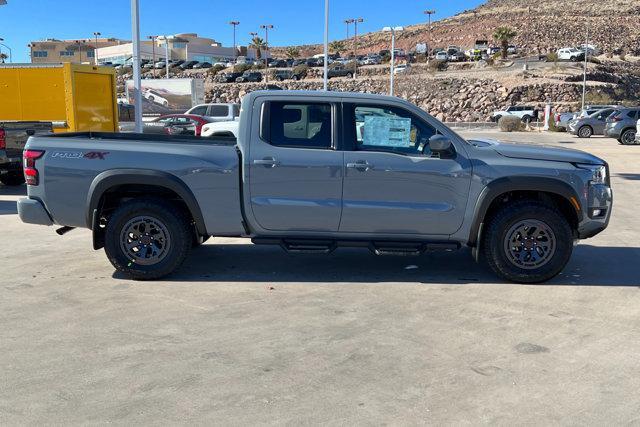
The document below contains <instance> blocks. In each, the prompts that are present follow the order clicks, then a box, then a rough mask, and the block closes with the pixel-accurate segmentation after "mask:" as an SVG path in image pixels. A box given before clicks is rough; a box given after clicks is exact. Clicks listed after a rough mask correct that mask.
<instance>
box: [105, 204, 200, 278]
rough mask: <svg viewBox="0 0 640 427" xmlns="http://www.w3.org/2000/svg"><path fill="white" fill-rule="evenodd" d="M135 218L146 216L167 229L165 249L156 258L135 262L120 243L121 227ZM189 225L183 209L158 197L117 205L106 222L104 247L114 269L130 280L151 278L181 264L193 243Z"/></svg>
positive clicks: (164, 273)
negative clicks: (167, 243) (158, 257)
mask: <svg viewBox="0 0 640 427" xmlns="http://www.w3.org/2000/svg"><path fill="white" fill-rule="evenodd" d="M137 217H150V218H153V219H154V220H156V221H158V222H160V223H161V224H162V225H163V226H164V227H165V228H166V230H167V231H168V240H169V249H168V250H167V253H166V255H165V256H164V258H162V259H161V260H160V261H158V262H157V263H155V264H151V265H141V264H137V263H136V262H135V260H133V259H131V258H129V257H128V256H127V254H126V252H124V251H123V249H122V248H121V244H120V239H121V236H122V233H123V232H124V230H123V229H124V227H125V226H126V225H127V223H128V222H129V221H131V220H132V219H134V218H137ZM193 240H194V237H193V226H192V225H191V221H190V219H189V217H188V215H187V213H186V212H184V211H183V210H182V209H180V208H178V207H177V206H175V205H173V204H171V203H169V202H166V201H164V200H161V199H155V198H144V199H136V200H131V201H129V202H125V203H123V204H122V205H120V206H119V207H118V208H117V209H116V210H115V212H114V213H113V215H112V216H111V218H109V222H108V223H107V227H106V230H105V246H104V250H105V253H106V254H107V257H108V258H109V261H110V262H111V264H112V265H113V266H114V267H115V268H116V270H118V271H121V272H122V273H124V274H125V275H126V276H127V277H129V278H131V279H134V280H154V279H159V278H162V277H165V276H167V275H169V274H171V273H173V272H174V271H175V270H176V269H177V268H178V267H180V265H181V264H182V263H183V261H184V260H185V258H186V257H187V255H188V254H189V250H190V249H191V245H192V243H193Z"/></svg>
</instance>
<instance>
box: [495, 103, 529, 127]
mask: <svg viewBox="0 0 640 427" xmlns="http://www.w3.org/2000/svg"><path fill="white" fill-rule="evenodd" d="M505 116H514V117H518V118H520V119H521V120H522V121H523V122H525V123H529V122H530V121H532V120H534V119H536V118H537V116H538V112H537V110H536V109H535V107H532V106H530V105H513V106H510V107H506V108H505V109H504V110H499V111H494V112H493V114H492V115H491V118H492V119H493V121H494V122H497V121H499V120H500V118H501V117H505Z"/></svg>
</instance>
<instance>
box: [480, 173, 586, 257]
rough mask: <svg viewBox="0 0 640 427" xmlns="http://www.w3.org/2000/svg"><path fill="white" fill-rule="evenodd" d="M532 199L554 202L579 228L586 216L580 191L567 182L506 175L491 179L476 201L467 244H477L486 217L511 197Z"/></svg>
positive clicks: (573, 224)
mask: <svg viewBox="0 0 640 427" xmlns="http://www.w3.org/2000/svg"><path fill="white" fill-rule="evenodd" d="M514 195H515V196H518V197H525V198H533V199H536V198H537V199H539V200H544V201H550V202H552V203H554V204H555V205H556V206H557V207H558V209H560V211H561V212H562V213H563V214H564V215H565V216H566V217H567V219H568V220H569V221H570V224H571V227H572V228H574V229H576V228H577V225H578V223H579V222H580V221H581V220H582V219H583V215H584V213H583V207H582V205H581V202H580V197H579V196H578V193H577V192H576V191H575V190H574V189H573V188H572V187H571V186H570V185H569V184H567V183H566V182H564V181H561V180H559V179H555V178H546V177H529V176H518V177H505V178H499V179H496V180H495V181H492V182H490V183H489V184H488V185H487V186H486V187H485V188H484V189H483V190H482V192H481V193H480V196H479V198H478V201H477V202H476V206H475V210H474V217H473V223H472V226H471V230H470V233H469V240H468V246H471V247H477V246H478V242H480V241H481V240H480V238H481V234H482V229H483V225H484V223H485V219H486V218H487V216H488V215H490V214H491V212H492V210H494V209H495V208H496V207H499V206H500V203H499V202H500V200H504V198H505V197H508V196H514Z"/></svg>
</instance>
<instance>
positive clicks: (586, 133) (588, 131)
mask: <svg viewBox="0 0 640 427" xmlns="http://www.w3.org/2000/svg"><path fill="white" fill-rule="evenodd" d="M576 134H577V135H578V138H591V136H592V135H593V129H592V128H591V126H588V125H585V126H581V127H580V129H578V132H576Z"/></svg>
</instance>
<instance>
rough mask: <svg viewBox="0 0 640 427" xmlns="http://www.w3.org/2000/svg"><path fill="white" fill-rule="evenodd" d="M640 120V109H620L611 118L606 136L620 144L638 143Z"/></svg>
mask: <svg viewBox="0 0 640 427" xmlns="http://www.w3.org/2000/svg"><path fill="white" fill-rule="evenodd" d="M639 119H640V107H632V108H627V107H624V108H618V109H617V110H616V111H615V113H614V114H612V115H611V116H609V118H608V119H607V124H606V126H605V131H604V135H605V136H608V137H609V138H615V139H617V140H618V142H619V143H621V144H624V145H631V144H635V143H636V130H637V127H636V125H637V122H638V120H639Z"/></svg>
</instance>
